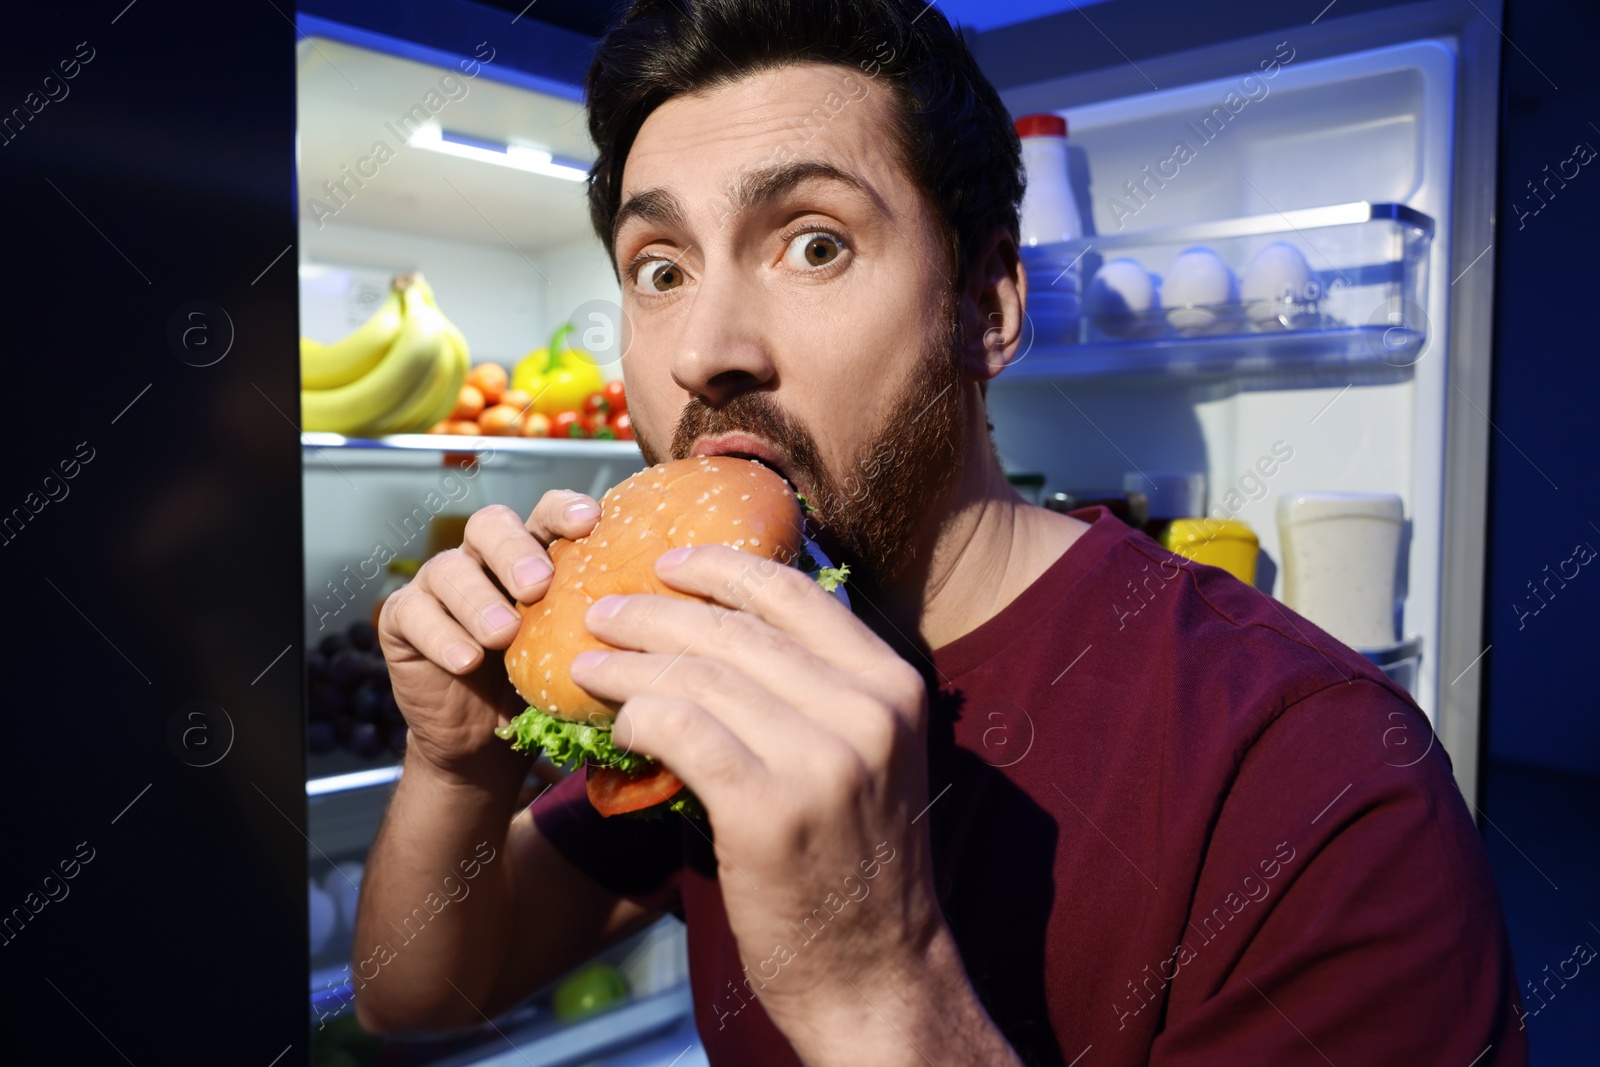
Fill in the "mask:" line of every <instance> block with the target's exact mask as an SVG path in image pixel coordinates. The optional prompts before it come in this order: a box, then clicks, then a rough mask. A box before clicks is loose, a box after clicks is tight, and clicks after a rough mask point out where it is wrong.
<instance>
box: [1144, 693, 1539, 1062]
mask: <svg viewBox="0 0 1600 1067" xmlns="http://www.w3.org/2000/svg"><path fill="white" fill-rule="evenodd" d="M1159 969H1160V970H1161V972H1162V975H1161V977H1162V978H1163V979H1165V980H1168V981H1170V982H1171V986H1172V988H1171V993H1170V999H1169V1001H1168V1013H1167V1018H1166V1024H1165V1026H1164V1028H1163V1030H1162V1032H1161V1033H1159V1034H1158V1035H1157V1037H1156V1040H1155V1043H1154V1045H1153V1047H1152V1055H1151V1059H1150V1063H1151V1064H1157V1065H1162V1067H1200V1065H1207V1067H1209V1065H1217V1067H1221V1065H1224V1064H1227V1065H1230V1067H1231V1065H1234V1064H1241V1063H1322V1062H1324V1061H1326V1062H1331V1063H1337V1064H1346V1063H1361V1064H1394V1065H1404V1067H1415V1065H1416V1064H1420V1063H1458V1064H1462V1065H1465V1064H1474V1065H1475V1067H1488V1065H1490V1064H1494V1065H1501V1067H1504V1065H1509V1064H1525V1063H1526V1062H1527V1043H1526V1034H1525V1033H1524V1032H1523V1029H1522V1025H1521V1022H1520V1018H1519V1016H1520V1013H1521V1002H1520V999H1519V998H1518V994H1517V990H1516V978H1515V972H1514V968H1513V964H1512V960H1511V952H1510V943H1509V938H1508V936H1507V933H1506V928H1505V923H1504V919H1503V916H1502V912H1501V908H1500V903H1499V900H1498V896H1497V894H1496V892H1495V888H1494V882H1493V878H1492V875H1491V872H1490V869H1489V866H1488V860H1487V854H1486V852H1485V850H1484V848H1483V843H1482V840H1481V839H1480V837H1479V835H1478V831H1477V829H1476V827H1475V826H1474V824H1473V822H1472V818H1471V816H1470V814H1469V813H1468V810H1467V805H1466V803H1465V801H1464V799H1463V798H1462V796H1461V794H1460V792H1459V790H1458V789H1457V788H1456V785H1455V781H1454V778H1453V777H1452V775H1451V769H1450V762H1449V759H1448V757H1447V756H1446V755H1445V753H1444V750H1443V748H1442V747H1441V746H1440V745H1439V743H1438V741H1437V739H1435V738H1434V736H1433V734H1432V732H1431V730H1430V729H1429V727H1428V724H1427V721H1426V719H1425V718H1423V717H1422V716H1421V715H1420V713H1418V712H1417V711H1416V710H1415V709H1414V708H1413V707H1412V706H1411V705H1410V704H1409V703H1407V702H1406V701H1404V700H1402V699H1401V698H1400V697H1398V696H1397V695H1395V694H1394V693H1392V692H1391V691H1389V690H1388V689H1386V688H1384V687H1383V686H1382V685H1380V684H1378V683H1377V682H1376V681H1373V680H1370V679H1362V678H1358V679H1355V680H1353V681H1350V682H1347V683H1339V684H1336V685H1334V686H1331V687H1329V688H1327V689H1323V690H1320V691H1318V692H1317V693H1315V694H1313V695H1312V696H1310V697H1308V698H1306V699H1304V700H1302V701H1301V702H1299V703H1298V704H1296V705H1295V706H1293V707H1291V708H1290V709H1288V710H1287V711H1286V712H1285V713H1284V714H1283V715H1282V716H1280V717H1279V718H1278V719H1277V720H1276V722H1274V723H1273V724H1272V725H1271V726H1269V727H1268V728H1267V729H1266V730H1265V731H1264V732H1263V734H1262V736H1261V737H1260V738H1259V739H1258V740H1257V741H1256V743H1255V744H1254V745H1252V746H1251V747H1250V748H1249V750H1248V751H1247V752H1245V753H1244V754H1243V755H1242V757H1241V761H1240V764H1239V772H1238V775H1237V777H1236V779H1235V782H1234V785H1233V787H1232V788H1231V790H1230V792H1229V794H1228V796H1227V798H1226V800H1225V802H1224V804H1223V806H1222V809H1221V812H1220V814H1219V816H1218V819H1217V823H1216V826H1215V829H1214V832H1213V836H1212V840H1211V842H1210V843H1209V845H1208V847H1207V850H1206V859H1205V861H1204V865H1203V867H1202V869H1201V874H1200V880H1199V883H1198V888H1197V892H1196V896H1195V900H1194V902H1193V905H1192V907H1191V910H1190V922H1189V925H1188V927H1187V929H1186V933H1185V940H1184V942H1183V943H1182V944H1181V945H1179V946H1176V947H1175V948H1174V952H1173V955H1172V957H1171V958H1170V959H1168V960H1166V961H1163V963H1162V964H1161V966H1160V968H1159Z"/></svg>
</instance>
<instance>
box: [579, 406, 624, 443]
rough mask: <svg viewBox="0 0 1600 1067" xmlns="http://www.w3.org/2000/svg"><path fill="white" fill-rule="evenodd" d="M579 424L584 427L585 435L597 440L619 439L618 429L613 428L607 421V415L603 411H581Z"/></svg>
mask: <svg viewBox="0 0 1600 1067" xmlns="http://www.w3.org/2000/svg"><path fill="white" fill-rule="evenodd" d="M578 425H579V426H581V427H582V428H583V436H585V437H589V438H593V439H594V440H596V441H615V440H616V439H617V434H616V431H614V430H613V429H612V428H611V424H610V423H609V422H607V421H606V417H605V415H604V414H603V413H601V412H592V411H585V412H581V413H580V414H579V415H578Z"/></svg>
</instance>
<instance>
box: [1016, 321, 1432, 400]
mask: <svg viewBox="0 0 1600 1067" xmlns="http://www.w3.org/2000/svg"><path fill="white" fill-rule="evenodd" d="M1426 343H1427V336H1426V335H1425V334H1424V333H1422V332H1421V331H1419V330H1412V329H1408V328H1406V327H1399V326H1344V327H1339V328H1336V329H1327V330H1297V331H1292V332H1285V333H1277V334H1258V335H1255V336H1242V337H1241V336H1237V335H1235V336H1227V337H1169V338H1156V339H1153V340H1149V341H1117V342H1092V343H1087V344H1078V345H1054V346H1049V347H1042V346H1040V347H1035V348H1033V349H1032V350H1031V351H1029V352H1028V353H1027V354H1026V356H1024V357H1023V358H1022V359H1021V360H1019V361H1016V362H1014V363H1012V364H1011V365H1010V366H1009V367H1007V368H1006V370H1005V373H1004V374H1003V375H1001V377H1000V378H999V379H998V380H997V381H996V382H995V383H994V387H996V388H1004V387H1005V385H1006V384H1007V383H1011V382H1024V381H1026V382H1039V381H1073V382H1083V381H1086V380H1087V381H1098V382H1106V383H1108V384H1119V385H1121V384H1137V383H1145V384H1152V385H1161V384H1170V385H1198V384H1204V383H1209V382H1219V383H1229V384H1232V385H1234V386H1236V387H1237V388H1240V389H1245V390H1250V389H1307V388H1320V387H1325V386H1342V385H1351V384H1353V385H1385V384H1388V383H1391V382H1403V381H1408V380H1410V379H1411V377H1412V375H1413V372H1414V368H1415V364H1416V361H1417V359H1419V358H1420V356H1421V353H1422V351H1423V346H1424V345H1425V344H1426Z"/></svg>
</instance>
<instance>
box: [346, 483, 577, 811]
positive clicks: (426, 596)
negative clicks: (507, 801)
mask: <svg viewBox="0 0 1600 1067" xmlns="http://www.w3.org/2000/svg"><path fill="white" fill-rule="evenodd" d="M599 517H600V506H599V505H598V504H596V503H595V502H594V500H592V499H591V498H589V497H587V496H584V495H583V494H582V493H573V492H567V491H565V490H553V491H551V492H548V493H546V494H545V495H544V496H543V497H542V498H541V499H540V501H539V503H538V506H536V507H535V508H534V509H533V514H532V515H530V516H529V517H528V520H527V522H526V523H524V522H523V520H522V518H521V517H520V516H518V515H517V513H516V512H515V511H512V510H511V509H510V508H508V507H506V506H504V505H501V504H495V505H491V506H489V507H486V508H483V509H481V510H479V511H477V512H475V513H474V514H473V515H472V517H471V518H470V519H468V520H467V529H466V537H465V540H464V542H463V543H462V545H461V547H460V548H456V549H451V550H450V551H447V552H441V553H439V554H438V555H436V556H434V557H433V558H432V559H430V560H428V562H427V563H425V564H423V566H422V569H421V570H420V571H418V572H417V576H416V577H415V578H413V579H412V580H411V581H410V582H408V583H407V584H406V586H405V587H404V588H402V589H401V590H400V591H399V592H397V593H395V594H394V595H393V596H391V597H389V599H388V600H386V601H384V604H383V612H382V614H381V616H380V618H379V622H378V638H379V641H380V642H381V645H382V648H383V657H384V660H385V661H386V662H387V663H388V665H389V677H390V678H391V679H392V680H393V682H394V697H395V703H396V704H398V705H399V706H400V711H401V713H402V714H403V715H405V718H406V724H407V726H408V727H409V728H410V733H409V735H408V737H407V739H406V744H407V748H408V750H414V751H415V754H416V756H417V757H420V758H423V759H426V760H427V761H428V763H429V764H430V765H431V766H432V767H434V768H437V769H438V770H440V771H443V772H445V773H446V774H449V775H452V776H459V777H461V778H465V779H474V778H477V777H478V776H479V772H478V771H477V770H475V769H474V768H476V767H477V765H478V764H479V763H481V762H483V761H484V760H485V759H487V760H488V761H489V762H491V763H493V764H506V765H508V766H509V765H511V764H515V765H516V766H517V767H518V768H521V769H522V770H525V769H526V764H527V762H528V761H527V758H526V757H525V756H521V755H515V756H514V755H512V753H511V749H510V746H508V745H506V744H505V743H504V742H502V741H500V740H499V739H497V738H496V737H495V736H494V728H495V727H496V726H500V725H503V724H504V723H506V722H507V721H509V719H510V716H511V715H514V714H516V713H517V712H519V711H521V710H522V708H523V706H524V704H525V702H524V701H523V700H522V699H521V698H520V697H518V696H517V694H516V691H515V690H514V689H513V688H512V686H511V683H510V681H509V680H508V679H507V677H506V669H505V664H504V663H503V662H502V661H501V657H499V656H488V655H487V650H499V649H504V648H505V647H507V646H508V645H510V644H511V641H512V638H514V637H516V635H517V630H518V628H519V627H520V626H521V623H522V620H521V616H520V615H519V611H520V610H522V605H526V604H531V603H534V602H536V601H538V600H539V599H540V598H541V597H543V596H544V594H545V591H546V590H548V589H549V588H550V576H551V574H552V573H554V569H553V568H552V566H551V564H550V556H549V554H548V553H547V552H546V551H545V545H547V544H549V543H550V542H551V541H552V540H554V539H556V538H557V537H569V538H570V537H581V536H583V535H584V534H586V533H588V532H589V531H590V530H591V529H593V528H594V524H595V521H596V520H597V519H598V518H599ZM496 581H498V582H499V585H496V584H495V583H496ZM506 592H510V594H511V595H512V596H513V597H515V598H516V600H515V601H512V600H510V599H508V598H507V596H506ZM518 780H519V781H520V778H519V779H518Z"/></svg>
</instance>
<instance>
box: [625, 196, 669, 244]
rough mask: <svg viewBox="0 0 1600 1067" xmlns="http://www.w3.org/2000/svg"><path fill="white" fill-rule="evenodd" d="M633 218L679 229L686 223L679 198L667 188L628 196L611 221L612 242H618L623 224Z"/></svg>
mask: <svg viewBox="0 0 1600 1067" xmlns="http://www.w3.org/2000/svg"><path fill="white" fill-rule="evenodd" d="M631 219H643V220H644V221H646V222H655V223H659V224H660V225H662V226H671V227H675V228H678V229H682V228H683V225H684V222H683V208H682V207H681V206H679V204H678V198H677V197H675V196H673V195H672V194H671V193H669V192H667V191H666V190H665V189H646V190H644V191H643V192H639V193H634V194H633V195H632V196H630V197H628V199H627V200H626V201H625V202H624V203H623V205H622V206H621V207H620V208H618V209H617V217H616V218H615V219H613V220H612V221H611V241H612V244H615V243H616V239H617V234H619V233H621V232H622V227H623V225H624V224H625V223H627V222H628V221H629V220H631Z"/></svg>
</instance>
